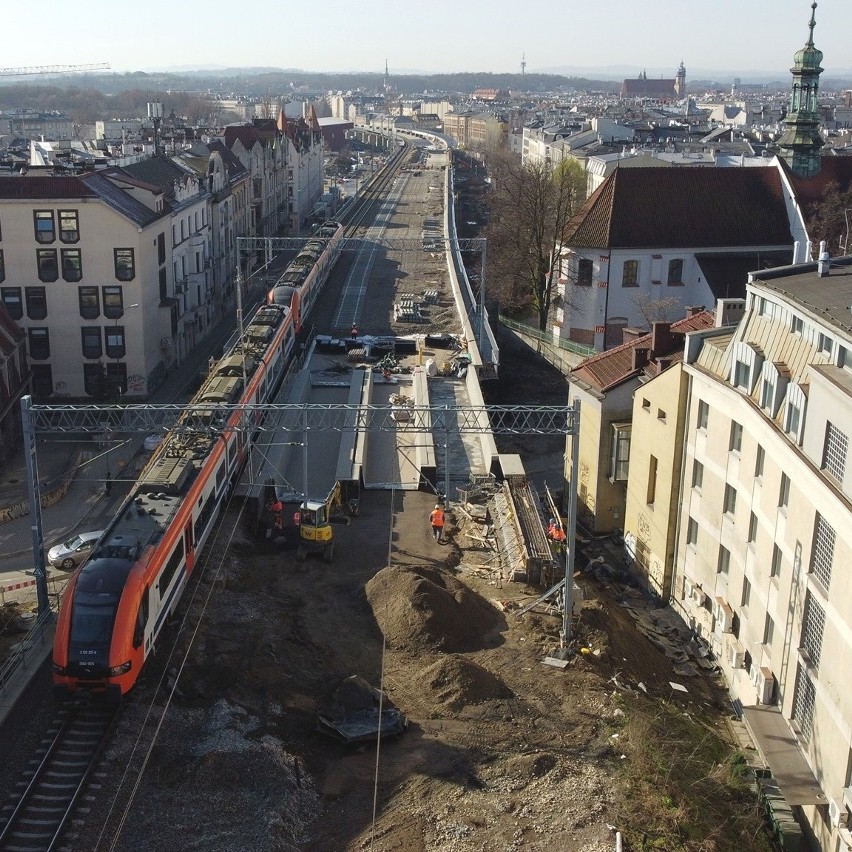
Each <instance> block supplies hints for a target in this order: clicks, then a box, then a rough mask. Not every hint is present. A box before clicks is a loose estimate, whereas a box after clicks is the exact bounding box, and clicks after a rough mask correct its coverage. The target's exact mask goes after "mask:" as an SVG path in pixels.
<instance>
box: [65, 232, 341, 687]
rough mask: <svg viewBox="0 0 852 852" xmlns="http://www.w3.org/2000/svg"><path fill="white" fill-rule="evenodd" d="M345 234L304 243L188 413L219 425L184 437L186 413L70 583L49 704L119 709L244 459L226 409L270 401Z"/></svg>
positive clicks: (235, 418) (242, 435) (232, 413)
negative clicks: (77, 697)
mask: <svg viewBox="0 0 852 852" xmlns="http://www.w3.org/2000/svg"><path fill="white" fill-rule="evenodd" d="M342 231H343V228H342V226H340V225H338V224H337V223H326V224H325V225H324V226H323V227H322V228H321V229H320V232H319V233H318V235H317V236H318V237H319V239H312V240H310V241H309V242H308V243H307V244H306V245H305V247H304V248H303V249H302V250H301V251H300V252H299V254H298V255H297V256H296V258H295V259H294V260H293V261H292V262H291V263H290V264H289V265H288V267H287V269H286V270H285V272H284V274H283V275H282V276H281V278H280V279H279V281H278V282H277V283H276V285H275V287H273V289H272V290H271V291H270V292H269V294H268V296H267V299H266V304H264V305H262V306H261V307H260V308H259V309H258V310H257V311H256V312H255V314H254V315H253V316H252V317H251V319H250V320H249V321H248V322H247V323H246V325H245V327H244V329H243V334H242V337H241V338H239V337H238V339H237V341H236V343H235V345H234V346H233V347H232V348H231V349H230V351H229V352H228V354H227V355H226V356H225V357H224V358H222V360H220V361H219V362H218V363H216V364H215V365H214V366H213V368H212V369H211V370H210V373H209V375H208V377H207V378H206V380H205V382H204V384H203V385H202V387H201V389H200V390H199V391H198V393H197V394H196V395H195V397H194V398H193V400H192V402H190V403H189V404H188V405H187V412H188V413H189V412H191V413H192V415H193V416H194V417H196V418H197V416H198V413H199V412H200V411H201V412H208V413H209V417H210V419H211V421H212V420H214V419H216V420H219V419H220V420H221V423H220V425H219V426H218V427H217V428H215V429H208V428H205V429H196V430H193V429H191V428H187V427H188V424H189V414H188V413H186V414H184V416H183V418H182V421H183V422H180V421H179V423H178V426H180V427H181V428H177V429H175V430H174V431H172V432H170V433H169V434H168V435H167V436H165V438H164V440H163V441H162V442H161V443H160V445H159V447H158V449H157V450H156V451H155V453H154V455H153V457H152V459H151V461H150V462H149V463H148V465H147V466H146V468H145V470H143V471H142V474H141V475H140V477H139V480H138V481H137V482H136V483H135V485H134V486H133V488H132V489H131V492H130V494H129V495H128V497H127V499H126V500H125V501H124V503H123V504H122V506H121V509H120V511H119V513H118V514H117V515H116V517H115V518H114V519H113V520H112V522H111V523H110V524H109V526H108V527H107V529H106V530H105V531H104V534H103V536H102V537H101V539H100V540H99V541H98V543H97V544H96V545H95V547H94V548H93V549H92V552H91V555H90V556H89V559H88V560H87V561H86V562H84V563H83V564H82V565H81V566H80V568H78V569H77V571H76V572H75V573H74V575H73V576H72V578H71V580H70V582H69V583H68V586H67V588H66V590H65V595H64V597H63V600H62V606H61V608H60V612H59V619H58V622H57V626H56V637H55V640H54V646H53V682H54V689H55V692H56V694H57V696H59V697H67V696H69V695H71V694H73V693H75V692H77V691H79V690H86V691H89V692H94V693H104V694H106V696H107V698H109V699H115V700H118V699H120V698H121V696H123V695H124V694H126V693H127V692H128V690H130V689H131V687H132V686H133V685H134V684H135V683H136V681H137V679H138V678H139V674H140V672H141V671H142V668H143V666H144V665H145V660H146V659H147V658H148V656H149V655H150V654H151V653H152V652H153V650H154V648H155V645H156V643H157V639H158V637H159V636H160V633H161V631H162V628H163V625H164V624H165V621H166V618H167V617H168V615H169V614H170V613H171V612H173V611H174V610H175V608H176V606H177V604H178V601H179V600H180V597H181V594H182V593H183V590H184V588H185V587H186V583H187V579H188V577H189V575H190V574H191V573H192V571H193V569H194V568H195V566H196V564H197V562H198V558H199V555H200V553H201V550H202V548H203V547H204V545H205V543H206V542H207V540H208V539H209V537H210V534H211V532H212V530H213V529H214V527H215V525H216V518H217V516H218V513H219V509H220V507H221V505H222V503H223V501H224V500H225V498H226V496H227V494H228V493H229V491H230V489H231V487H232V486H233V485H234V483H235V482H236V480H237V479H238V477H239V474H240V471H241V469H242V467H243V464H244V463H245V461H246V457H247V452H246V443H247V442H246V432H245V430H244V429H241V428H238V427H239V426H240V419H241V418H242V417H244V416H246V415H245V413H244V412H240V411H238V410H234V407H235V406H237V405H240V404H244V405H249V404H252V405H254V404H262V403H264V402H268V401H269V400H270V399H272V398H273V397H274V395H275V393H276V391H277V390H278V388H279V387H280V385H281V382H282V380H283V378H284V375H285V373H286V372H287V369H288V368H289V366H290V363H291V361H292V358H293V353H294V348H295V343H296V335H297V333H298V332H299V330H300V325H301V319H302V317H303V316H304V315H307V312H308V311H310V309H311V307H312V306H313V304H314V302H315V300H316V297H317V295H318V293H319V291H320V290H321V289H322V287H323V285H324V284H325V281H326V279H327V277H328V274H329V272H330V271H331V269H332V268H333V267H334V263H335V261H336V260H337V257H338V255H339V252H340V245H341V239H342V237H341V234H342ZM256 416H257V415H256ZM193 422H197V419H196V420H194V421H193Z"/></svg>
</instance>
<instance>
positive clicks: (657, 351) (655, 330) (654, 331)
mask: <svg viewBox="0 0 852 852" xmlns="http://www.w3.org/2000/svg"><path fill="white" fill-rule="evenodd" d="M673 347H674V335H673V334H672V324H671V323H670V322H655V323H654V324H653V325H652V326H651V355H652V357H654V358H657V357H659V356H660V355H665V354H666V353H667V352H671V350H672V348H673Z"/></svg>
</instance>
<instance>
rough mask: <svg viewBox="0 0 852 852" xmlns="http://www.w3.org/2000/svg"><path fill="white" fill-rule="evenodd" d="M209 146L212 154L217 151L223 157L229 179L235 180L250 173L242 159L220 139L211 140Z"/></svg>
mask: <svg viewBox="0 0 852 852" xmlns="http://www.w3.org/2000/svg"><path fill="white" fill-rule="evenodd" d="M207 147H208V148H209V149H210V153H211V154H212V153H216V154H218V155H219V156H220V157H221V158H222V162H223V163H224V164H225V169H226V171H227V172H228V178H229V180H235V179H237V178H240V177H243V176H244V175H246V174H248V169H247V168H246V167H245V166H244V165H243V163H242V160H240V158H239V157H238V156H237V155H236V154H235V153H234V152H233V151H232V150H231V149H230V148H228V147H227V146H226V145H225V144H224V143H223V142H221V141H220V140H218V139H215V140H213V141H211V142H209V143H208V144H207Z"/></svg>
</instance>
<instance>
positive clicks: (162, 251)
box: [157, 234, 166, 266]
mask: <svg viewBox="0 0 852 852" xmlns="http://www.w3.org/2000/svg"><path fill="white" fill-rule="evenodd" d="M165 262H166V235H165V234H157V263H158V264H159V265H160V266H162V265H163V264H164V263H165Z"/></svg>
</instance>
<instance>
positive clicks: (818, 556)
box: [811, 514, 837, 589]
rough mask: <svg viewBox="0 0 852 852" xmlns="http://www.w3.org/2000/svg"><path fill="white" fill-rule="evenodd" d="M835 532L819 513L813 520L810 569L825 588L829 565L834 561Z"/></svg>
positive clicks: (826, 587)
mask: <svg viewBox="0 0 852 852" xmlns="http://www.w3.org/2000/svg"><path fill="white" fill-rule="evenodd" d="M836 540H837V533H836V532H835V531H834V527H833V526H831V524H830V523H829V522H828V521H827V520H826V519H825V518H824V517H823V516H822V515H820V514H817V516H816V520H815V521H814V544H813V549H812V551H811V571H812V572H813V574H814V576H815V577H816V578H817V580H819V581H820V583H822V585H823V587H824V588H825V589H828V588H829V586H830V584H831V566H832V563H833V562H834V544H835V541H836Z"/></svg>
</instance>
